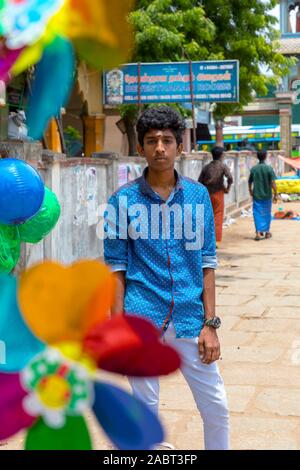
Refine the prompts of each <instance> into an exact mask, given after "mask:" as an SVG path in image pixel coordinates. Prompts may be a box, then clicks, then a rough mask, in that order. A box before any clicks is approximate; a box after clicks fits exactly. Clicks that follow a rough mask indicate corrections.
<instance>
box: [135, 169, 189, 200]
mask: <svg viewBox="0 0 300 470" xmlns="http://www.w3.org/2000/svg"><path fill="white" fill-rule="evenodd" d="M147 173H148V167H146V168H145V169H144V171H143V174H142V176H141V177H140V188H141V191H142V193H144V194H148V196H153V194H156V193H155V192H154V191H153V189H152V188H151V186H150V185H149V183H148V181H147V180H146V176H147ZM174 174H175V178H176V184H175V187H174V190H173V193H174V194H175V193H177V192H178V191H179V190H181V189H183V186H182V176H181V175H180V174H179V173H178V172H177V171H176V170H175V168H174Z"/></svg>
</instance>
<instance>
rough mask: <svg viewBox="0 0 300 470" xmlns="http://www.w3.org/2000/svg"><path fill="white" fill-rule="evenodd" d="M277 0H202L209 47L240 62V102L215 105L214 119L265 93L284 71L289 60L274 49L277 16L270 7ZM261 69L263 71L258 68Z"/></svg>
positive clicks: (221, 55)
mask: <svg viewBox="0 0 300 470" xmlns="http://www.w3.org/2000/svg"><path fill="white" fill-rule="evenodd" d="M277 3H278V2H277V0H203V1H202V5H203V8H204V11H205V15H206V16H207V17H208V18H209V19H210V20H211V21H212V22H213V24H214V25H215V37H214V41H213V44H212V48H213V50H214V52H215V53H217V54H218V55H219V57H220V59H225V60H226V59H227V60H230V59H237V60H239V62H240V103H238V104H218V105H217V106H216V109H215V111H214V115H215V117H216V118H223V117H225V116H226V115H230V114H234V113H235V112H239V111H240V110H241V108H242V106H243V105H246V104H248V103H249V102H251V101H252V99H253V91H255V92H256V93H257V95H260V96H263V95H266V94H267V91H268V86H269V85H277V84H278V83H279V82H280V77H282V76H283V75H285V74H287V73H288V71H289V67H290V66H292V65H293V64H294V60H293V59H289V58H286V57H284V56H283V55H282V54H280V53H279V52H278V39H279V31H278V27H279V25H278V24H277V19H276V18H275V17H274V16H272V15H271V14H270V10H271V9H272V8H274V6H275V5H276V4H277ZM262 69H265V70H266V72H267V73H266V74H265V73H262V72H261V70H262Z"/></svg>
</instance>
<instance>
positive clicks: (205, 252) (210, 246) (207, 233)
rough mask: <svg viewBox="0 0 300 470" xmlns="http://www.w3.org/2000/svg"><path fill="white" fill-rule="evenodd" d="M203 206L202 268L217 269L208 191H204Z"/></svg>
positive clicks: (214, 235) (211, 210) (212, 216)
mask: <svg viewBox="0 0 300 470" xmlns="http://www.w3.org/2000/svg"><path fill="white" fill-rule="evenodd" d="M203 204H204V243H203V248H202V268H203V269H207V268H210V269H217V267H218V260H217V254H216V233H215V221H214V214H213V209H212V205H211V201H210V197H209V194H208V191H207V190H205V195H204V198H203Z"/></svg>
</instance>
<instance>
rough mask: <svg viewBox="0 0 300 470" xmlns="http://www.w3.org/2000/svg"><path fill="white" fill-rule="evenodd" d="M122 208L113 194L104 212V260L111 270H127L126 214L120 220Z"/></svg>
mask: <svg viewBox="0 0 300 470" xmlns="http://www.w3.org/2000/svg"><path fill="white" fill-rule="evenodd" d="M122 210H124V209H123V208H122V207H119V198H118V197H117V196H116V195H113V196H112V197H111V198H110V199H109V201H108V204H107V208H106V211H105V214H104V261H105V263H106V264H107V265H108V266H110V268H111V270H112V271H113V272H117V271H127V265H128V239H127V223H126V214H125V215H124V216H123V217H122V221H120V214H121V213H122Z"/></svg>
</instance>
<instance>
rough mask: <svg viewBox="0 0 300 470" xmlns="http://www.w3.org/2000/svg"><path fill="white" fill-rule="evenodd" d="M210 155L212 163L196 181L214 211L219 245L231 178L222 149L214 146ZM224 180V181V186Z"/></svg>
mask: <svg viewBox="0 0 300 470" xmlns="http://www.w3.org/2000/svg"><path fill="white" fill-rule="evenodd" d="M211 153H212V157H213V161H212V162H210V163H209V164H208V165H205V167H204V168H203V169H202V172H201V174H200V176H199V179H198V181H199V183H202V184H203V185H204V186H206V188H207V189H208V192H209V196H210V200H211V203H212V207H213V211H214V220H215V228H216V241H217V243H221V241H222V229H223V219H224V210H225V203H224V194H225V193H229V191H230V188H231V185H232V183H233V177H232V174H231V172H230V170H229V168H228V166H227V165H225V163H224V161H223V158H224V149H223V147H219V146H216V147H214V148H213V149H212V151H211ZM224 180H226V184H224Z"/></svg>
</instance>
